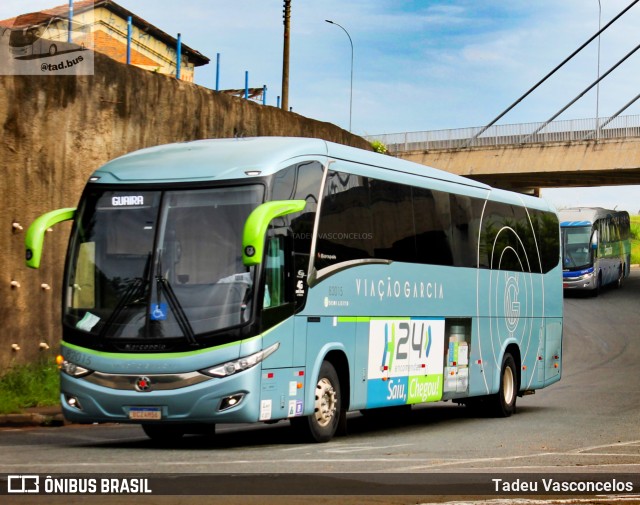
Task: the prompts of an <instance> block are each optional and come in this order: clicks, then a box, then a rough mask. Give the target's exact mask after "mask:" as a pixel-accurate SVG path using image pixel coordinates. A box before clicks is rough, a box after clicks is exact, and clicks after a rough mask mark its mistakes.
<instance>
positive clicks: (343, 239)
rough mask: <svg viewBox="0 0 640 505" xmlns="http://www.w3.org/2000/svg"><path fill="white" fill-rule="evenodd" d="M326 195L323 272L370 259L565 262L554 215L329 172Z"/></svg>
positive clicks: (503, 264)
mask: <svg viewBox="0 0 640 505" xmlns="http://www.w3.org/2000/svg"><path fill="white" fill-rule="evenodd" d="M323 198H324V200H323V203H322V216H321V219H320V225H319V233H318V241H317V247H316V258H314V261H315V266H316V269H318V270H321V269H322V268H325V267H328V266H331V265H335V264H338V263H343V262H345V261H349V260H356V259H371V258H375V259H382V260H391V261H403V262H407V263H424V264H431V265H445V266H460V267H469V268H475V267H477V266H480V267H481V268H492V269H498V270H516V271H526V272H540V271H542V272H548V271H549V270H551V269H552V268H554V267H555V266H556V265H557V264H558V260H559V232H558V230H559V227H558V219H557V217H556V215H555V214H554V213H551V212H542V211H537V210H531V211H529V212H527V209H525V208H524V207H518V206H514V205H509V204H504V203H499V202H487V203H486V208H485V200H483V199H480V198H472V197H468V196H462V195H456V194H449V193H444V192H441V191H434V190H430V189H425V188H417V187H412V186H405V185H401V184H396V183H393V182H389V181H381V180H376V179H370V178H367V177H362V176H356V175H349V174H343V173H339V172H329V174H328V176H327V184H326V186H325V189H324V196H323ZM483 210H484V215H483ZM481 220H482V229H481V230H480V222H481ZM479 230H480V231H479ZM538 251H540V252H538Z"/></svg>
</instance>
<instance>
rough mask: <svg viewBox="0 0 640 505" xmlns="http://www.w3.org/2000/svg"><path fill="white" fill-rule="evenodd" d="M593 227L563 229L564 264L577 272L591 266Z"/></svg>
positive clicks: (566, 267)
mask: <svg viewBox="0 0 640 505" xmlns="http://www.w3.org/2000/svg"><path fill="white" fill-rule="evenodd" d="M591 263H592V261H591V226H571V227H564V226H563V227H562V264H563V266H564V268H565V269H570V270H577V269H582V268H586V267H589V266H591Z"/></svg>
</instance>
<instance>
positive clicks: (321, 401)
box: [315, 378, 338, 427]
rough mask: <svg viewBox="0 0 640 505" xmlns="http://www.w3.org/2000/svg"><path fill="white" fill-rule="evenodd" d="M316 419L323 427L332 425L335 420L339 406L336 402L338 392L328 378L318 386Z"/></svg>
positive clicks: (320, 381)
mask: <svg viewBox="0 0 640 505" xmlns="http://www.w3.org/2000/svg"><path fill="white" fill-rule="evenodd" d="M315 407H316V408H315V417H316V421H317V422H318V424H319V425H320V426H322V427H325V426H328V425H329V424H331V421H333V419H334V418H335V415H336V410H337V408H338V404H337V402H336V390H335V388H334V387H333V384H331V381H329V379H327V378H322V379H320V380H319V381H318V385H317V386H316V405H315Z"/></svg>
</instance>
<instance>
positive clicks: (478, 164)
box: [367, 116, 640, 191]
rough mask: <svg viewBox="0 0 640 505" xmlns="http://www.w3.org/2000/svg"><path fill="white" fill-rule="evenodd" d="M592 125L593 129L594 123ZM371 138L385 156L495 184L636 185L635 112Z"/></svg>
mask: <svg viewBox="0 0 640 505" xmlns="http://www.w3.org/2000/svg"><path fill="white" fill-rule="evenodd" d="M596 124H597V126H598V128H596ZM543 125H544V123H526V124H512V125H498V126H493V127H491V128H489V129H488V130H486V131H485V132H484V133H482V135H480V136H479V137H477V138H474V136H475V135H476V134H477V133H478V132H479V131H480V130H481V128H463V129H457V130H438V131H427V132H408V133H399V134H386V135H375V136H371V137H367V138H368V140H379V141H381V142H383V143H384V144H385V145H386V146H387V148H388V150H389V154H391V155H393V156H397V157H399V158H403V159H407V160H410V161H414V162H417V163H421V164H424V165H429V166H433V167H436V168H440V169H442V170H446V171H448V172H452V173H455V174H459V175H464V176H466V177H470V178H472V179H476V180H478V181H482V182H486V183H487V184H490V185H492V186H495V187H501V188H506V189H513V190H518V191H531V190H534V191H535V190H537V189H538V188H549V187H572V186H573V187H575V186H607V185H627V184H640V116H619V117H616V118H614V119H611V120H609V119H608V118H599V119H598V120H596V119H580V120H568V121H556V122H553V123H549V124H548V125H546V126H544V128H542V129H540V128H541V126H543Z"/></svg>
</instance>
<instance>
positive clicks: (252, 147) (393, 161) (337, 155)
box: [93, 137, 549, 210]
mask: <svg viewBox="0 0 640 505" xmlns="http://www.w3.org/2000/svg"><path fill="white" fill-rule="evenodd" d="M314 157H315V158H322V159H325V158H329V159H336V160H344V161H348V162H354V163H358V164H360V165H361V166H364V167H369V168H370V169H371V176H372V177H380V178H383V179H388V180H390V181H393V180H394V172H397V173H403V174H409V175H417V176H420V177H425V178H429V179H435V180H438V181H441V182H442V183H444V184H447V183H449V184H456V185H461V186H466V187H467V188H474V189H475V190H484V191H486V192H487V193H488V192H489V191H491V199H492V200H499V201H504V202H506V203H516V204H518V205H522V204H524V205H526V206H527V207H529V208H539V209H544V210H547V209H549V206H548V203H547V202H545V201H544V200H542V199H540V198H533V197H531V196H528V195H519V194H516V193H512V192H509V191H503V190H499V189H493V188H491V187H490V186H488V185H486V184H483V183H481V182H478V181H474V180H473V179H467V178H466V177H462V176H459V175H455V174H451V173H449V172H445V171H443V170H439V169H437V168H433V167H429V166H426V165H420V164H418V163H413V162H410V161H406V160H401V159H398V158H394V157H392V156H387V155H383V154H378V153H374V152H372V151H366V150H363V149H357V148H354V147H348V146H344V145H341V144H336V143H333V142H328V141H325V140H320V139H313V138H295V137H251V138H239V139H209V140H195V141H190V142H181V143H175V144H167V145H162V146H156V147H150V148H146V149H141V150H139V151H134V152H132V153H129V154H126V155H124V156H121V157H119V158H116V159H114V160H112V161H109V162H108V163H106V164H105V165H103V166H102V167H101V168H99V169H98V170H97V171H96V172H95V173H94V174H93V176H94V177H99V178H100V181H99V182H100V183H111V184H122V183H128V184H131V183H154V182H157V183H178V182H197V181H214V180H215V181H221V180H231V179H246V178H249V177H255V176H256V175H258V174H256V173H255V172H259V175H262V176H265V175H270V174H272V173H275V172H276V171H278V170H280V169H282V168H284V167H285V166H287V165H290V164H293V163H296V161H297V160H298V159H299V160H302V159H309V158H314ZM365 171H368V169H367V170H365Z"/></svg>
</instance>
